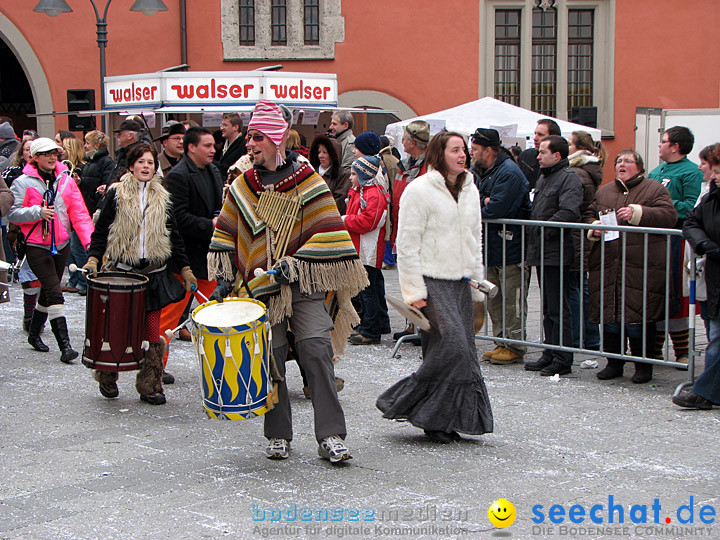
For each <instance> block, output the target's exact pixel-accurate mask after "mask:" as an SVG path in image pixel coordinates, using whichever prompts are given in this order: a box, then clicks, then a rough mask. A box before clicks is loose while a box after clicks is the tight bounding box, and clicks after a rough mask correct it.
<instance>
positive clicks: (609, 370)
mask: <svg viewBox="0 0 720 540" xmlns="http://www.w3.org/2000/svg"><path fill="white" fill-rule="evenodd" d="M607 362H608V363H607V366H605V369H602V370H600V371H598V372H597V373H596V374H595V376H596V377H597V378H598V379H600V380H601V381H606V380H608V379H617V378H618V377H622V376H623V368H624V367H625V362H624V361H623V360H615V359H613V358H608V361H607Z"/></svg>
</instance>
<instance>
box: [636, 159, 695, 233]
mask: <svg viewBox="0 0 720 540" xmlns="http://www.w3.org/2000/svg"><path fill="white" fill-rule="evenodd" d="M648 178H653V179H655V180H658V181H659V182H661V183H662V185H663V186H665V187H666V188H667V189H668V191H669V192H670V197H672V200H673V204H674V205H675V210H677V213H678V218H679V219H681V220H684V219H685V217H687V212H688V210H692V209H693V208H694V207H695V203H696V202H697V198H698V196H699V195H700V189H701V187H702V182H703V175H702V173H701V172H700V170H699V169H698V166H697V165H696V164H695V163H693V162H692V161H690V160H689V159H688V158H687V157H684V158H682V159H681V160H679V161H675V162H673V163H661V164H660V165H658V166H657V167H655V168H654V169H653V170H652V171H651V172H650V174H649V175H648Z"/></svg>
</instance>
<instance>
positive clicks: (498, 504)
mask: <svg viewBox="0 0 720 540" xmlns="http://www.w3.org/2000/svg"><path fill="white" fill-rule="evenodd" d="M516 516H517V513H516V512H515V506H513V503H511V502H510V501H508V500H507V499H498V500H497V501H495V502H494V503H492V504H491V505H490V508H488V518H489V519H490V523H492V524H493V525H495V526H496V527H497V528H498V529H504V528H505V527H509V526H510V525H512V524H513V523H514V522H515V517H516Z"/></svg>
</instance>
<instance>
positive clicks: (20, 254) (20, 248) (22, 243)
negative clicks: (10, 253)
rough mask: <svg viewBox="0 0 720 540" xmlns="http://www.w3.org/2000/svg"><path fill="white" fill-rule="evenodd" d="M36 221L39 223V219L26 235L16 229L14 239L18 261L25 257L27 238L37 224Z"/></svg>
mask: <svg viewBox="0 0 720 540" xmlns="http://www.w3.org/2000/svg"><path fill="white" fill-rule="evenodd" d="M41 221H42V220H41ZM38 223H40V221H38V222H37V223H36V224H35V225H33V226H32V229H30V232H29V233H28V234H27V236H25V233H23V232H22V230H20V231H18V233H17V239H16V240H15V257H16V258H17V260H18V261H22V260H23V259H24V258H25V255H27V239H28V237H29V236H31V235H32V233H33V231H34V230H35V227H37V226H38Z"/></svg>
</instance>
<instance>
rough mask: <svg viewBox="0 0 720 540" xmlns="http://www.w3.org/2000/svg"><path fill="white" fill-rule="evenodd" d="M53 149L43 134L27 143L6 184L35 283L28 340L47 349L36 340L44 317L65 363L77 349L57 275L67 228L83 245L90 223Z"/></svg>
mask: <svg viewBox="0 0 720 540" xmlns="http://www.w3.org/2000/svg"><path fill="white" fill-rule="evenodd" d="M59 152H60V147H59V146H58V145H57V144H55V142H53V140H52V139H48V138H46V137H40V138H39V139H35V140H34V141H33V142H32V143H31V144H30V161H29V162H28V164H27V165H25V168H24V169H23V175H22V176H20V177H18V178H17V179H16V180H15V181H14V182H13V185H12V188H11V190H12V192H13V195H14V197H15V203H14V204H13V207H12V209H11V210H10V214H9V215H8V217H9V219H10V221H11V222H12V223H18V224H19V225H20V228H21V230H22V232H23V234H25V237H26V238H27V251H26V253H27V261H28V263H29V264H30V268H31V269H32V271H33V273H34V274H35V275H36V276H37V277H38V279H39V280H40V284H41V289H40V298H39V299H38V305H37V308H35V311H34V312H33V315H32V319H31V321H30V328H29V335H28V343H29V344H30V345H31V346H32V347H33V349H35V350H36V351H41V352H48V351H49V350H50V349H49V348H48V346H47V345H45V344H44V343H43V342H42V340H41V339H40V332H41V330H42V328H43V326H44V324H45V321H47V320H48V319H49V320H50V326H51V327H52V331H53V334H54V335H55V339H56V340H57V343H58V346H59V347H60V351H61V355H60V361H62V362H64V363H66V364H71V363H72V361H73V360H74V359H75V358H77V356H78V353H77V351H74V350H73V348H72V346H71V345H70V338H69V336H68V329H67V321H66V319H65V309H64V307H63V303H64V300H63V294H62V288H61V285H60V280H61V279H62V275H63V272H64V270H65V263H66V262H67V259H68V257H69V255H70V232H71V230H70V227H71V226H72V229H74V230H75V231H76V232H77V234H78V236H79V237H80V241H81V242H82V244H83V246H87V245H88V244H89V243H90V234H91V233H92V231H93V224H92V220H91V219H90V216H89V215H88V212H87V209H86V208H85V203H83V200H82V195H81V194H80V190H79V189H78V187H77V184H76V183H75V181H74V180H73V179H72V178H71V177H70V175H69V174H68V170H67V167H65V165H63V164H62V163H60V162H59V161H58V154H59Z"/></svg>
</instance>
